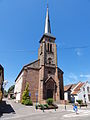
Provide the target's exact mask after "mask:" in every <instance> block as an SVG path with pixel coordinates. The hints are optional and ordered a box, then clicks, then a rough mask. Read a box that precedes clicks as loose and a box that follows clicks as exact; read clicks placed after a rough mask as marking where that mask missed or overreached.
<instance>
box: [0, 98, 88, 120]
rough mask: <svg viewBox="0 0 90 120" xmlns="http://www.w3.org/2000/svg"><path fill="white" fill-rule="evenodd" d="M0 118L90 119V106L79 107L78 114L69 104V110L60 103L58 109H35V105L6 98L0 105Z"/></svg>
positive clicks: (6, 119)
mask: <svg viewBox="0 0 90 120" xmlns="http://www.w3.org/2000/svg"><path fill="white" fill-rule="evenodd" d="M0 112H1V117H0V120H90V106H88V108H81V109H78V114H76V113H75V112H74V111H73V109H72V106H71V105H67V110H65V109H64V105H59V109H58V110H56V111H55V110H45V112H43V111H41V110H35V107H34V106H33V107H30V106H24V105H21V104H20V103H15V102H14V101H12V100H6V102H5V100H4V103H3V105H2V106H0Z"/></svg>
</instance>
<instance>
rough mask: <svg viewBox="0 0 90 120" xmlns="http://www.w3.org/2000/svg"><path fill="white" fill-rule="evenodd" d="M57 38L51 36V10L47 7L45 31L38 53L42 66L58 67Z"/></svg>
mask: <svg viewBox="0 0 90 120" xmlns="http://www.w3.org/2000/svg"><path fill="white" fill-rule="evenodd" d="M55 39H56V38H55V37H54V36H53V35H52V34H51V26H50V18H49V9H48V6H47V13H46V20H45V31H44V34H43V36H42V38H41V40H40V48H39V52H38V58H39V59H40V66H42V65H45V66H52V67H55V66H57V48H56V43H55Z"/></svg>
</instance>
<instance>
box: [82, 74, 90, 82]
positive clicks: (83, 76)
mask: <svg viewBox="0 0 90 120" xmlns="http://www.w3.org/2000/svg"><path fill="white" fill-rule="evenodd" d="M80 77H81V78H85V79H86V81H89V82H90V74H86V75H85V74H81V75H80Z"/></svg>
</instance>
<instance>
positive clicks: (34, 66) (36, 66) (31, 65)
mask: <svg viewBox="0 0 90 120" xmlns="http://www.w3.org/2000/svg"><path fill="white" fill-rule="evenodd" d="M39 67H40V60H35V61H34V62H32V63H29V64H27V65H24V66H23V68H22V70H21V71H20V73H19V74H18V76H17V78H16V80H15V82H16V81H17V79H18V77H19V76H20V75H21V73H22V71H23V70H24V69H28V68H31V69H36V70H39Z"/></svg>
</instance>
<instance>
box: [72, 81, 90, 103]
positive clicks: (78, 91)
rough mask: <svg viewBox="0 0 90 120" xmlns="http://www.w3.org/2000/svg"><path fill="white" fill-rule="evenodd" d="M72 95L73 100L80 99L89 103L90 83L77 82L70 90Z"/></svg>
mask: <svg viewBox="0 0 90 120" xmlns="http://www.w3.org/2000/svg"><path fill="white" fill-rule="evenodd" d="M71 95H72V97H73V98H74V100H75V103H76V102H77V100H82V101H83V103H90V83H89V82H85V83H82V82H79V83H78V84H77V85H76V87H75V88H74V89H73V90H72V92H71Z"/></svg>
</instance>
